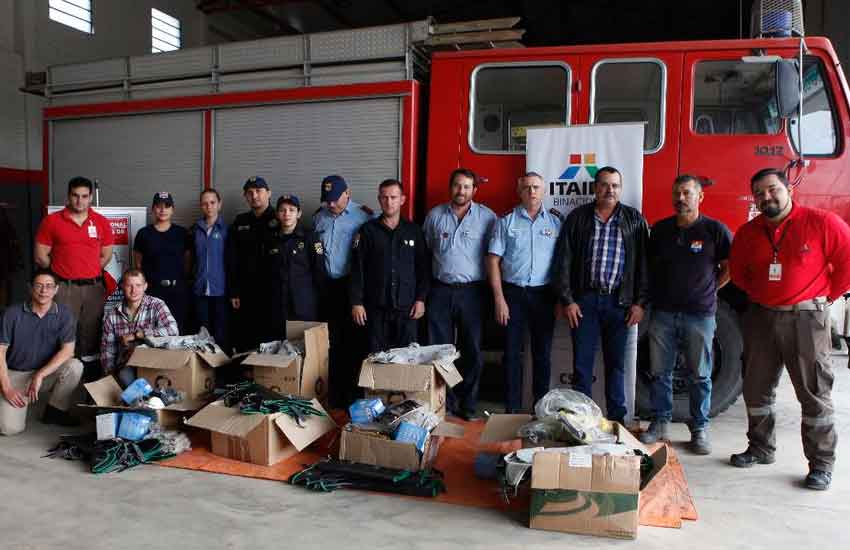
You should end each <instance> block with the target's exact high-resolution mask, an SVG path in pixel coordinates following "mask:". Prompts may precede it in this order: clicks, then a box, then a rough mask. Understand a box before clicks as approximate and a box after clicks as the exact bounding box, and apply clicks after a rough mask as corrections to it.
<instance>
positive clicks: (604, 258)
mask: <svg viewBox="0 0 850 550" xmlns="http://www.w3.org/2000/svg"><path fill="white" fill-rule="evenodd" d="M593 222H594V227H593V239H592V240H591V242H590V286H591V287H593V288H599V289H604V290H614V289H615V288H617V287H618V286H620V281H621V280H622V279H623V269H624V268H625V265H626V249H625V247H624V246H623V234H622V232H621V231H620V208H619V207H618V208H617V211H616V212H614V214H613V215H612V216H611V217H610V218H608V221H607V222H603V221H602V220H601V219H600V218H599V215H598V214H595V213H594V215H593Z"/></svg>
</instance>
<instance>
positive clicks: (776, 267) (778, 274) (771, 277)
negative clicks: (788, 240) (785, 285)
mask: <svg viewBox="0 0 850 550" xmlns="http://www.w3.org/2000/svg"><path fill="white" fill-rule="evenodd" d="M789 225H791V220H788V222H787V223H786V224H785V229H783V230H782V235H780V236H779V240H778V241H777V242H776V243H774V242H773V236H772V235H771V232H770V229H768V228H767V227H765V228H764V234H765V235H767V240H768V242H770V247H771V248H772V249H773V261H772V262H771V263H770V266H769V267H768V269H767V280H768V281H781V280H782V264H781V263H779V247H780V246H782V241H783V240H784V239H785V235H786V234H787V233H788V226H789Z"/></svg>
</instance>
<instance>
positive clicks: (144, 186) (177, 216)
mask: <svg viewBox="0 0 850 550" xmlns="http://www.w3.org/2000/svg"><path fill="white" fill-rule="evenodd" d="M52 124H53V130H52V140H51V150H52V151H54V152H55V154H52V166H51V170H50V175H51V180H52V181H51V204H62V203H63V202H64V200H65V195H66V192H67V187H66V184H67V182H68V180H70V179H71V178H72V177H74V176H77V175H86V176H87V177H89V178H92V179H97V180H98V183H99V185H100V204H101V205H102V206H147V207H150V205H151V199H152V198H153V195H154V193H156V192H158V191H166V190H167V191H170V192H171V194H172V195H173V196H174V206H175V208H174V222H175V223H178V224H180V225H183V226H185V227H188V226H189V225H191V224H192V223H194V221H195V219H196V218H197V215H198V194H199V193H200V191H201V189H203V180H202V173H203V166H202V157H203V114H202V113H200V112H187V113H163V114H149V115H135V116H115V117H103V118H88V119H79V120H59V121H56V122H53V123H52Z"/></svg>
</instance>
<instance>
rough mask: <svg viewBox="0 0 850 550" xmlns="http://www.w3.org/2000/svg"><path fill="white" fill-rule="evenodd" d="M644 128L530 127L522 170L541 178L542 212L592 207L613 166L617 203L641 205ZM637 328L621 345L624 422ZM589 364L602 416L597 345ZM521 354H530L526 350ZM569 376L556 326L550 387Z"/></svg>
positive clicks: (568, 359)
mask: <svg viewBox="0 0 850 550" xmlns="http://www.w3.org/2000/svg"><path fill="white" fill-rule="evenodd" d="M643 132H644V125H643V124H594V125H589V126H568V127H564V128H529V129H528V145H527V149H526V151H527V153H526V170H527V171H529V172H537V173H538V174H540V175H541V176H543V181H544V183H545V184H546V195H545V197H544V199H543V203H544V205H545V207H546V209H547V210H549V209H551V208H556V209H558V210H560V211H561V212H563V213H564V215H566V214H568V213H569V212H570V211H572V209H573V208H575V207H577V206H581V205H583V204H586V203H588V202H593V201H594V199H595V197H594V194H593V178H594V177H595V176H596V171H597V170H598V169H599V168H602V167H603V166H613V167H614V168H616V169H617V170H619V172H620V173H621V174H622V176H623V189H622V192H621V194H620V202H622V203H624V204H627V205H629V206H633V207H635V208H637V209H640V208H641V205H642V204H643ZM637 332H638V331H637V327H636V326H635V327H632V328H631V329H629V336H628V339H627V342H626V349H625V361H626V374H625V386H626V409H627V411H628V412H627V413H626V420H627V421H631V420H632V419H633V415H634V412H635V382H636V380H637V378H636V376H637ZM598 346H599V347H598V348H597V354H596V364H595V365H594V373H593V374H594V376H593V378H594V381H593V400H594V401H596V403H598V404H599V406H600V407H602V410H603V411H605V368H604V363H603V361H602V348H601V342H599V344H598ZM526 349H529V348H528V347H527V346H526ZM530 355H531V354H529V353H526V354H525V356H526V357H525V376H524V380H523V387H524V388H525V391H524V392H523V393H524V396H523V397H524V399H523V406H524V408H527V409H530V408H531V406H532V403H531V401H532V395H531V370H532V369H531V357H530ZM572 372H573V345H572V338H571V336H570V328H569V325H568V324H567V322H566V321H564V320H559V321H558V322H557V323H556V324H555V335H554V340H553V342H552V377H551V379H550V384H549V386H550V387H551V388H556V387H569V386H570V382H571V379H572Z"/></svg>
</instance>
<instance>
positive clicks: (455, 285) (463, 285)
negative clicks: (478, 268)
mask: <svg viewBox="0 0 850 550" xmlns="http://www.w3.org/2000/svg"><path fill="white" fill-rule="evenodd" d="M482 283H483V281H470V282H468V283H444V282H443V281H441V280H439V279H434V284H437V285H440V286H445V287H449V288H474V287H478V286H481V285H482Z"/></svg>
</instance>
